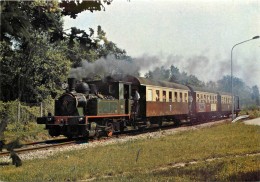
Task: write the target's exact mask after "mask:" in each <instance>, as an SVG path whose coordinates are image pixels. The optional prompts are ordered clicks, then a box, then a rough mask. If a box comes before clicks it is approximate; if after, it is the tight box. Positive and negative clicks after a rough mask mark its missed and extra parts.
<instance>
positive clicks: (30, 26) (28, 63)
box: [0, 0, 131, 102]
mask: <svg viewBox="0 0 260 182" xmlns="http://www.w3.org/2000/svg"><path fill="white" fill-rule="evenodd" d="M110 3H111V1H108V0H106V1H105V0H104V1H103V2H101V1H82V2H79V1H61V2H60V3H59V2H58V1H41V0H38V1H19V2H13V1H1V15H2V16H1V24H0V26H1V39H0V40H1V42H0V49H1V54H0V58H1V59H0V66H1V68H0V75H1V77H0V84H1V92H0V99H1V100H3V101H9V100H15V99H19V100H21V101H25V102H37V101H40V100H42V99H44V98H46V97H47V96H48V95H51V96H52V97H55V96H56V95H57V94H59V93H60V92H61V91H62V90H61V84H62V83H63V82H64V81H65V78H66V77H67V76H68V72H69V70H70V67H71V65H72V66H73V67H78V66H81V63H82V61H83V60H87V61H89V62H94V61H96V60H98V59H100V58H101V57H104V58H106V57H107V56H108V55H114V57H115V58H116V59H131V58H130V57H129V56H127V54H126V51H125V50H123V49H120V48H118V47H117V45H116V44H115V43H113V42H112V41H109V40H108V39H107V37H106V33H105V32H104V31H103V30H102V28H101V26H98V27H97V31H96V35H95V37H94V34H95V31H94V29H92V28H90V29H89V32H86V31H85V30H80V29H77V28H76V27H72V28H71V29H70V30H71V31H70V32H69V33H68V32H66V31H64V30H63V22H62V17H63V16H66V15H69V16H71V17H72V18H76V16H77V14H78V13H80V12H82V11H84V10H89V11H91V12H93V11H96V10H100V8H102V7H104V6H103V4H110ZM103 9H104V8H103Z"/></svg>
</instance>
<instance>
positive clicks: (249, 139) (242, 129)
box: [0, 123, 260, 181]
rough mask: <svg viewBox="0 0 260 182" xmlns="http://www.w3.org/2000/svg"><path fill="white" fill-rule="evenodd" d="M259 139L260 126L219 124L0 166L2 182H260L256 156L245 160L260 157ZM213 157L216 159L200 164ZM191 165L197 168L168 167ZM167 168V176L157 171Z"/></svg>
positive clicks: (189, 166)
mask: <svg viewBox="0 0 260 182" xmlns="http://www.w3.org/2000/svg"><path fill="white" fill-rule="evenodd" d="M259 133H260V127H259V126H251V125H244V124H242V123H235V124H221V125H218V126H214V127H209V128H204V129H200V130H193V131H185V132H181V133H177V134H174V135H171V136H165V137H161V138H157V139H146V140H138V141H136V140H133V141H129V142H126V143H121V144H114V145H109V146H99V147H95V148H89V149H85V150H79V151H70V152H64V153H60V154H57V155H55V156H51V157H49V158H48V159H36V160H30V161H24V162H23V166H22V167H19V168H16V167H15V166H12V165H5V164H3V165H0V170H1V175H0V180H3V181H77V180H87V179H91V178H94V179H96V180H97V181H99V180H115V181H126V180H128V181H129V180H130V181H144V180H146V181H158V180H159V179H161V180H160V181H163V180H165V181H167V180H171V181H207V180H208V181H214V180H217V181H229V180H231V181H232V180H236V179H239V178H240V177H241V178H242V179H247V177H248V178H249V180H255V179H257V180H260V177H259V175H258V176H257V173H259V156H245V155H244V154H248V153H259V152H260V146H259V141H260V135H259ZM138 153H139V155H138ZM236 155H242V156H241V157H235V156H236ZM137 156H138V157H137ZM214 157H218V158H220V159H219V160H216V161H213V162H203V161H205V160H206V159H209V158H214ZM190 161H198V163H197V164H192V165H191V164H189V165H186V166H184V167H181V168H170V167H169V166H171V165H172V164H174V163H179V162H190ZM0 164H1V163H0ZM167 166H168V167H169V168H167V170H157V171H156V170H155V169H159V168H161V167H167ZM153 170H155V171H154V172H152V171H153ZM149 179H151V180H149Z"/></svg>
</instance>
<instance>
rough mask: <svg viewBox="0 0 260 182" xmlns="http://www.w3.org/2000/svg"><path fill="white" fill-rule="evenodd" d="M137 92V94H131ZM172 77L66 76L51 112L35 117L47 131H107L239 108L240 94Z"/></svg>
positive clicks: (223, 113)
mask: <svg viewBox="0 0 260 182" xmlns="http://www.w3.org/2000/svg"><path fill="white" fill-rule="evenodd" d="M136 92H137V93H138V96H139V97H138V100H135V99H134V97H135V95H134V94H136ZM233 102H234V103H233V104H232V95H231V94H230V93H224V92H218V91H210V90H208V89H206V88H196V87H193V86H189V85H182V84H178V83H173V82H167V81H159V80H152V79H147V78H143V77H138V76H132V75H126V76H123V77H120V78H116V77H112V76H108V77H106V78H105V79H102V80H90V81H89V80H87V81H85V80H78V79H76V78H68V88H67V89H66V91H65V93H63V94H62V95H61V96H60V97H59V98H58V99H57V100H55V109H54V110H55V111H54V114H51V113H49V114H48V116H43V117H38V118H37V123H38V124H44V125H45V129H46V130H48V132H49V135H50V136H53V137H56V136H59V135H64V136H65V137H68V138H74V137H87V138H89V137H98V136H102V135H106V136H112V135H113V133H115V132H120V131H121V132H122V131H126V130H131V129H133V130H138V129H143V128H149V127H151V126H155V125H157V126H159V127H161V126H162V125H163V124H165V123H166V124H167V123H171V124H173V125H178V124H180V123H181V122H188V123H191V124H192V123H195V122H197V121H200V120H214V119H216V118H224V117H229V116H230V115H231V114H232V105H233V106H234V109H233V112H234V113H235V114H236V115H237V114H238V113H239V111H240V107H239V97H238V96H233Z"/></svg>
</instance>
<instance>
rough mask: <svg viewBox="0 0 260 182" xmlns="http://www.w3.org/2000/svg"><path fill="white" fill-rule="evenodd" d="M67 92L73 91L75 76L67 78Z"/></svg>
mask: <svg viewBox="0 0 260 182" xmlns="http://www.w3.org/2000/svg"><path fill="white" fill-rule="evenodd" d="M68 84H69V92H75V88H76V78H68Z"/></svg>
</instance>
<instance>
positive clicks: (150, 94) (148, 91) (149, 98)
mask: <svg viewBox="0 0 260 182" xmlns="http://www.w3.org/2000/svg"><path fill="white" fill-rule="evenodd" d="M152 100H153V90H152V89H148V90H147V101H152Z"/></svg>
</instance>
